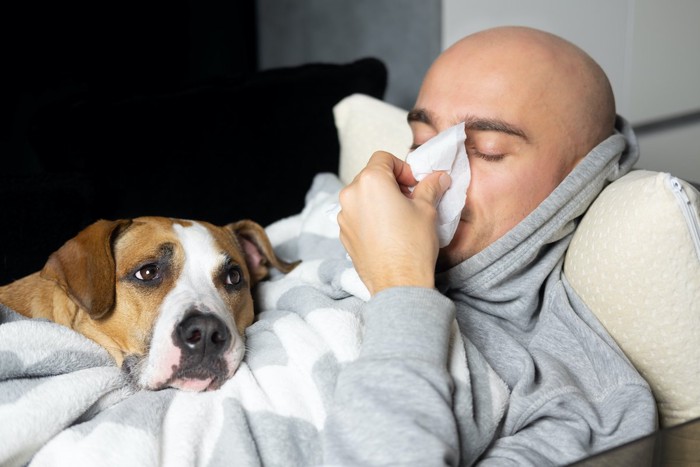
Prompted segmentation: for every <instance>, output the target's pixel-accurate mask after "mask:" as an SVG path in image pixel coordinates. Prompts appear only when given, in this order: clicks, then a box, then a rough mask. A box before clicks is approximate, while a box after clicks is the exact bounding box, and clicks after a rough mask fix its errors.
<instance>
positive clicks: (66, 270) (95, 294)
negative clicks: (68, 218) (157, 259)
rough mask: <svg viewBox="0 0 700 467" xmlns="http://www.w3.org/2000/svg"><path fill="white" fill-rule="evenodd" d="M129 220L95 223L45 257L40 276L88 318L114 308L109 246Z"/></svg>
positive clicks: (113, 275)
mask: <svg viewBox="0 0 700 467" xmlns="http://www.w3.org/2000/svg"><path fill="white" fill-rule="evenodd" d="M129 224H131V220H128V219H121V220H116V221H108V220H99V221H97V222H95V223H93V224H91V225H89V226H87V227H86V228H85V229H83V230H82V231H80V233H78V235H76V236H75V237H73V238H72V239H70V240H68V241H67V242H66V243H64V244H63V246H62V247H61V248H59V249H58V250H56V251H55V252H54V253H52V254H51V256H49V259H48V261H47V262H46V265H44V268H43V269H42V270H41V273H40V275H41V277H43V278H45V279H49V280H52V281H54V282H56V283H57V284H58V285H59V286H60V287H61V288H62V289H63V290H64V291H65V292H66V293H67V294H68V296H69V297H70V298H71V299H72V300H73V301H75V302H76V303H77V304H78V305H80V307H81V308H83V309H84V310H86V311H87V312H88V314H89V315H90V317H91V318H93V319H99V318H102V317H103V316H105V315H106V314H107V313H109V312H110V311H112V308H113V307H114V299H115V294H116V289H115V274H116V271H115V263H114V253H113V250H112V245H113V243H114V239H115V238H116V237H117V235H118V233H119V232H120V231H121V230H123V229H124V228H125V227H126V226H128V225H129Z"/></svg>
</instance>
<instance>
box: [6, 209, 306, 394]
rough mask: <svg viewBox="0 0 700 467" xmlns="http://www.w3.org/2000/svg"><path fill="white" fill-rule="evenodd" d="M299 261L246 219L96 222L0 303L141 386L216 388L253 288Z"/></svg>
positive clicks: (238, 354)
mask: <svg viewBox="0 0 700 467" xmlns="http://www.w3.org/2000/svg"><path fill="white" fill-rule="evenodd" d="M296 264H297V263H287V262H285V261H283V260H281V259H279V258H278V257H277V256H276V255H275V253H274V251H273V249H272V245H271V244H270V240H269V238H268V237H267V235H266V233H265V230H264V229H263V228H262V227H261V226H260V225H258V224H257V223H255V222H253V221H250V220H242V221H239V222H235V223H232V224H228V225H226V226H215V225H212V224H210V223H207V222H202V221H191V220H182V219H170V218H165V217H137V218H134V219H121V220H115V221H108V220H99V221H97V222H95V223H94V224H92V225H89V226H88V227H86V228H85V229H84V230H82V231H81V232H80V233H78V235H77V236H75V237H74V238H72V239H70V240H68V241H67V242H66V243H65V244H64V245H63V246H62V247H61V248H59V249H58V250H57V251H56V252H54V253H53V254H52V255H51V256H50V257H49V259H48V261H47V262H46V265H45V266H44V267H43V269H42V270H41V271H39V272H36V273H34V274H31V275H29V276H26V277H24V278H21V279H18V280H16V281H14V282H12V283H11V284H8V285H5V286H3V287H0V303H3V304H5V305H6V306H8V307H10V308H12V309H13V310H15V311H17V312H18V313H21V314H23V315H25V316H28V317H33V318H47V319H50V320H52V321H55V322H56V323H60V324H62V325H65V326H68V327H69V328H72V329H74V330H75V331H77V332H79V333H81V334H83V335H85V336H86V337H88V338H90V339H92V340H94V341H95V342H97V343H98V344H100V345H102V346H103V347H104V348H106V349H107V351H108V352H109V353H110V354H111V355H112V356H113V357H114V359H115V361H116V363H117V365H120V366H121V367H122V368H123V369H124V371H126V372H127V373H128V374H129V375H130V377H131V380H132V381H133V382H134V383H135V384H136V385H137V386H139V387H142V388H146V389H153V390H157V389H162V388H165V387H174V388H179V389H183V390H189V391H203V390H213V389H217V388H219V387H220V386H221V385H222V384H223V383H224V382H225V381H226V380H228V379H229V378H230V377H231V376H232V375H233V374H234V373H235V371H236V369H237V368H238V366H239V365H240V363H241V360H242V359H243V355H244V353H245V342H244V336H245V329H246V327H248V326H249V325H250V324H251V323H252V322H253V320H254V310H253V298H252V294H251V288H252V286H253V285H255V284H256V283H257V282H258V281H259V280H261V279H263V278H265V277H267V276H268V273H269V268H270V267H274V268H276V269H278V270H279V271H281V272H284V273H286V272H289V271H291V270H292V269H293V268H294V267H295V266H296Z"/></svg>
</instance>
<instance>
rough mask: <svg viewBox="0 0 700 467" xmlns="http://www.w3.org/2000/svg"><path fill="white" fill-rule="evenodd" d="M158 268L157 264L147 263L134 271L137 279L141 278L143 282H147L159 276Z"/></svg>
mask: <svg viewBox="0 0 700 467" xmlns="http://www.w3.org/2000/svg"><path fill="white" fill-rule="evenodd" d="M159 272H160V269H159V268H158V265H157V264H147V265H145V266H143V267H142V268H141V269H139V270H138V271H136V274H135V276H136V278H137V279H139V280H142V281H144V282H149V281H152V280H153V279H157V278H158V276H159Z"/></svg>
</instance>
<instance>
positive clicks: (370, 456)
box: [324, 117, 657, 466]
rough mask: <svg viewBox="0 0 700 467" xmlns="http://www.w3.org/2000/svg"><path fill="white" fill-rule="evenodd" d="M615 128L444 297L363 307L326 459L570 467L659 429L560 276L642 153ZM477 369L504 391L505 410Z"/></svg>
mask: <svg viewBox="0 0 700 467" xmlns="http://www.w3.org/2000/svg"><path fill="white" fill-rule="evenodd" d="M617 128H618V133H617V134H615V135H613V136H611V137H609V138H608V139H607V140H605V141H603V142H602V143H600V144H599V145H598V146H597V147H595V148H594V149H593V150H592V151H591V152H590V153H589V154H588V155H587V156H586V157H585V158H584V159H583V160H582V161H581V162H580V163H579V164H578V165H577V166H576V168H575V169H574V170H573V171H572V172H571V173H570V174H569V176H568V177H567V178H566V179H565V180H564V181H563V182H562V183H561V184H560V185H559V186H558V187H557V188H556V189H555V190H554V192H553V193H552V194H551V195H550V196H549V197H548V198H547V199H545V200H544V201H543V202H542V203H541V204H540V205H539V206H538V207H537V209H535V210H534V211H533V212H532V213H531V214H530V215H529V216H528V217H527V218H526V219H524V220H523V221H522V222H521V223H520V224H518V225H517V226H516V227H514V228H513V229H512V230H511V231H510V232H508V233H507V234H506V235H504V236H503V237H502V238H500V239H499V240H498V241H496V242H495V243H493V244H492V245H491V246H489V247H488V248H486V249H485V250H483V251H482V252H480V253H479V254H477V255H475V256H474V257H472V258H469V259H468V260H466V261H464V262H462V263H461V264H458V265H457V266H455V267H453V268H452V269H450V270H448V271H446V272H444V273H441V274H439V275H438V277H437V284H438V285H437V287H438V289H439V292H438V291H436V290H428V289H419V288H394V289H388V290H385V291H382V292H380V293H378V294H377V295H375V296H374V297H373V298H372V299H370V300H369V301H368V302H367V303H366V305H365V306H364V309H363V316H364V319H365V340H364V343H363V351H362V354H361V356H360V358H358V359H357V360H356V361H354V362H353V363H352V364H351V365H348V366H347V367H346V368H345V369H344V370H343V371H342V372H341V374H340V375H339V378H338V383H337V386H336V392H335V395H336V398H335V406H334V409H333V412H332V415H331V417H330V418H329V420H328V421H327V424H326V430H325V433H324V441H325V443H326V446H325V453H326V455H327V456H328V461H329V463H331V464H343V465H375V464H386V465H421V466H426V465H446V464H447V465H472V464H479V465H498V466H502V465H518V466H521V465H536V466H543V465H563V464H568V463H571V462H574V461H576V460H578V459H581V458H583V457H586V456H589V455H591V454H593V453H596V452H600V451H603V450H606V449H609V448H611V447H614V446H618V445H621V444H624V443H626V442H628V441H631V440H633V439H636V438H639V437H641V436H644V435H646V434H648V433H650V432H652V431H653V430H655V429H656V428H657V412H656V405H655V401H654V398H653V396H652V393H651V390H650V388H649V386H648V385H647V383H646V382H645V381H644V380H643V379H642V377H641V376H640V375H639V374H638V373H637V372H636V371H635V369H634V368H633V366H632V365H631V364H630V362H629V361H628V360H627V358H626V357H625V356H624V354H623V353H622V351H621V350H620V349H619V347H618V346H617V345H616V344H615V342H614V341H613V340H612V339H611V337H610V336H609V335H608V334H607V333H606V331H605V330H604V328H603V327H602V326H601V324H600V323H599V321H598V320H597V319H596V317H595V316H594V315H593V314H592V312H591V311H590V310H589V309H588V308H587V307H586V305H585V304H584V303H583V302H582V301H581V300H580V298H579V297H578V296H577V294H576V292H575V291H574V290H573V289H572V288H571V286H570V285H569V283H568V282H567V279H566V276H565V275H564V273H563V268H562V266H563V261H564V255H565V252H566V248H567V246H568V245H569V242H570V240H571V237H572V234H573V231H574V229H575V227H576V225H577V222H578V221H579V220H580V218H581V216H582V214H583V213H584V212H585V211H586V209H587V208H588V206H589V205H590V204H591V202H592V201H593V200H594V199H595V197H596V196H597V195H598V193H600V191H601V190H602V188H603V187H604V186H605V185H606V184H608V183H609V182H611V181H613V180H615V179H617V178H619V177H620V176H622V175H624V174H625V173H627V172H628V171H629V170H630V169H631V167H632V165H633V164H634V163H635V162H636V160H637V158H638V148H637V144H636V138H635V137H634V134H633V133H632V131H631V129H630V127H629V125H628V124H627V122H625V121H624V119H622V118H619V117H618V121H617ZM454 316H456V318H457V322H458V323H459V327H460V330H461V333H462V335H463V338H464V341H465V342H466V347H467V355H468V356H469V361H470V366H471V367H472V368H471V383H472V384H471V387H470V389H471V392H472V394H471V397H470V398H468V399H469V400H471V401H472V402H471V404H468V406H467V407H466V410H460V401H459V400H458V399H459V397H457V396H458V395H459V394H458V391H456V386H455V384H454V382H453V381H452V380H451V379H450V376H449V373H448V372H447V371H446V365H447V363H446V357H445V355H446V353H447V350H446V349H447V347H448V345H449V342H448V340H449V327H450V323H451V322H452V319H453V317H454ZM479 365H481V366H483V365H488V366H490V368H491V369H493V370H495V373H496V374H497V375H498V376H499V377H500V378H501V379H502V380H503V381H504V382H505V384H506V385H507V388H508V392H509V397H508V401H507V404H506V406H505V408H504V409H503V410H502V411H501V412H500V413H499V412H498V409H497V407H494V404H493V401H492V400H491V398H490V396H489V392H488V391H487V390H485V389H484V390H482V389H480V388H482V386H480V381H479V376H481V378H482V379H483V378H487V377H488V374H489V373H488V372H487V371H484V372H482V373H481V374H479V372H478V371H475V370H474V368H476V367H478V366H479Z"/></svg>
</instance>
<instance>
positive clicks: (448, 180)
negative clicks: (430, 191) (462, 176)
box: [439, 172, 452, 190]
mask: <svg viewBox="0 0 700 467" xmlns="http://www.w3.org/2000/svg"><path fill="white" fill-rule="evenodd" d="M439 182H440V186H441V187H442V189H443V190H447V189H448V188H449V187H450V184H452V177H450V174H448V173H447V172H443V173H442V175H440V180H439Z"/></svg>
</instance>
